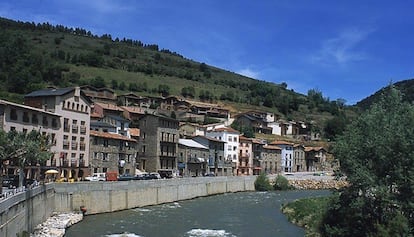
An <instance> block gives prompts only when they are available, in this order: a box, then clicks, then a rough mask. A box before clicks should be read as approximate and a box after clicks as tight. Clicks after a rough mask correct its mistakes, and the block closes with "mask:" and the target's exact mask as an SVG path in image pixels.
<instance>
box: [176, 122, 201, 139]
mask: <svg viewBox="0 0 414 237" xmlns="http://www.w3.org/2000/svg"><path fill="white" fill-rule="evenodd" d="M205 134H206V128H205V127H204V126H202V125H200V124H197V123H189V122H185V123H180V138H187V137H195V136H204V135H205Z"/></svg>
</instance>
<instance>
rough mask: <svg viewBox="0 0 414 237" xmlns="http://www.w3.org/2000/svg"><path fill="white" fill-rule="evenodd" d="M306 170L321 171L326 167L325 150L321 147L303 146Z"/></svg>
mask: <svg viewBox="0 0 414 237" xmlns="http://www.w3.org/2000/svg"><path fill="white" fill-rule="evenodd" d="M305 153H306V171H323V170H326V169H327V168H328V163H327V162H326V155H327V151H326V150H325V148H323V147H305Z"/></svg>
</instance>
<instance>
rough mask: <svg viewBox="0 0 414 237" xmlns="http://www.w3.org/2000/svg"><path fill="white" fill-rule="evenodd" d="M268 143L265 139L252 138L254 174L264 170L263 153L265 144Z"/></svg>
mask: <svg viewBox="0 0 414 237" xmlns="http://www.w3.org/2000/svg"><path fill="white" fill-rule="evenodd" d="M265 145H267V144H266V141H265V140H262V139H257V138H252V156H253V174H254V175H259V174H260V173H261V172H262V171H264V170H262V165H261V158H260V157H261V155H262V150H263V146H265Z"/></svg>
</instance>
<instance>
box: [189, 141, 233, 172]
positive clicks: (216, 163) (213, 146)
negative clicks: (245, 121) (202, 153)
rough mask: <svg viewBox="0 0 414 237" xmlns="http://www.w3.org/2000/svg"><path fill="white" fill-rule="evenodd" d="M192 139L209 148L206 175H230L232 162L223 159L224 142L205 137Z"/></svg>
mask: <svg viewBox="0 0 414 237" xmlns="http://www.w3.org/2000/svg"><path fill="white" fill-rule="evenodd" d="M192 139H193V140H195V141H196V142H198V143H201V144H202V145H204V146H206V147H208V148H209V152H210V154H209V156H208V168H209V172H208V173H210V174H214V175H216V176H231V175H232V169H233V168H232V162H231V160H226V159H224V144H225V142H224V141H222V140H218V139H216V138H213V137H207V136H196V137H193V138H192Z"/></svg>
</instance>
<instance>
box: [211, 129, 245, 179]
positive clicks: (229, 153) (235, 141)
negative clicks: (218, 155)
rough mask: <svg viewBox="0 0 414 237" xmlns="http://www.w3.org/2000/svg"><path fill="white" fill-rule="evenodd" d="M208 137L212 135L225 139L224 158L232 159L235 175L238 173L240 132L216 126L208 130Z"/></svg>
mask: <svg viewBox="0 0 414 237" xmlns="http://www.w3.org/2000/svg"><path fill="white" fill-rule="evenodd" d="M206 136H207V137H212V138H215V139H218V140H221V141H224V142H225V144H224V159H225V160H226V161H231V162H232V165H233V167H232V168H233V175H237V163H238V161H239V136H240V132H239V131H237V130H235V129H233V128H230V127H223V128H216V129H214V130H212V131H207V132H206Z"/></svg>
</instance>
